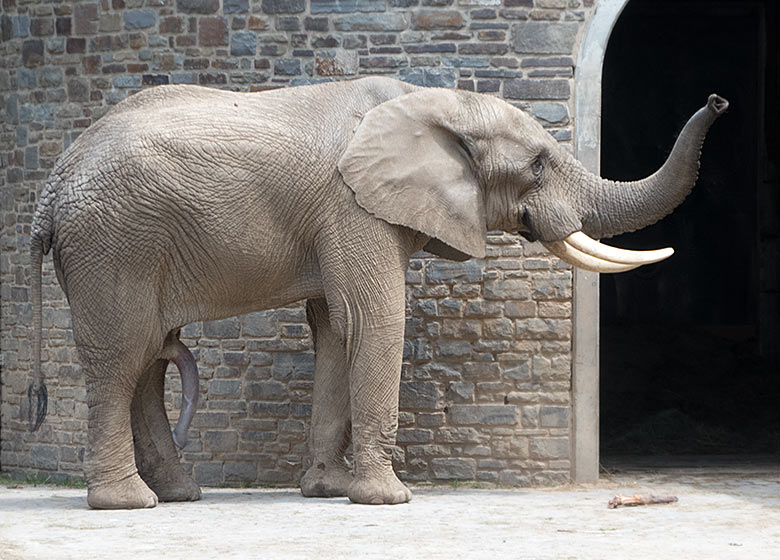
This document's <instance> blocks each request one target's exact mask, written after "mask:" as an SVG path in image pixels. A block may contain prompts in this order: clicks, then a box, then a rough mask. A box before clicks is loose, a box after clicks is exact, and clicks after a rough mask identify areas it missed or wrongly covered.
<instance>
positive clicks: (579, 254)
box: [542, 231, 674, 273]
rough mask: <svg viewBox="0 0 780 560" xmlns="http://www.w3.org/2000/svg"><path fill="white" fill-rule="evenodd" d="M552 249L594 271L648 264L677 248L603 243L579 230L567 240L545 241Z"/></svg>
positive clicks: (566, 260) (609, 270)
mask: <svg viewBox="0 0 780 560" xmlns="http://www.w3.org/2000/svg"><path fill="white" fill-rule="evenodd" d="M542 245H544V246H545V247H546V248H547V250H548V251H550V252H551V253H552V254H553V255H555V256H556V257H558V258H559V259H561V260H562V261H564V262H567V263H569V264H570V265H572V266H576V267H578V268H582V269H584V270H591V271H593V272H602V273H610V272H625V271H627V270H633V269H634V268H637V267H639V266H642V265H644V264H651V263H656V262H658V261H662V260H664V259H666V258H669V257H671V256H672V254H673V253H674V249H672V248H671V247H666V248H664V249H655V250H652V251H631V250H628V249H619V248H617V247H611V246H609V245H604V244H603V243H599V242H598V241H596V240H595V239H593V238H591V237H589V236H588V235H586V234H585V233H583V232H582V231H575V232H574V233H572V234H570V235H569V236H568V237H566V239H564V240H563V241H542Z"/></svg>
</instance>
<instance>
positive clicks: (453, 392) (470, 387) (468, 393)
mask: <svg viewBox="0 0 780 560" xmlns="http://www.w3.org/2000/svg"><path fill="white" fill-rule="evenodd" d="M447 398H449V399H451V400H456V401H461V402H472V401H473V400H474V384H473V383H469V382H467V381H451V382H450V384H449V389H448V392H447Z"/></svg>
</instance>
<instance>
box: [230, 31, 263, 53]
mask: <svg viewBox="0 0 780 560" xmlns="http://www.w3.org/2000/svg"><path fill="white" fill-rule="evenodd" d="M256 52H257V35H256V34H255V32H254V31H238V32H236V33H233V36H232V37H231V38H230V54H232V55H233V56H254V55H255V53H256Z"/></svg>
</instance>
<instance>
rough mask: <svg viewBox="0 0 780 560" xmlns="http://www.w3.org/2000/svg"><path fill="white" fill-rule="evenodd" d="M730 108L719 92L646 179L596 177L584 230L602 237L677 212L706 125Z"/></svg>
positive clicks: (692, 173)
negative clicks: (621, 179)
mask: <svg viewBox="0 0 780 560" xmlns="http://www.w3.org/2000/svg"><path fill="white" fill-rule="evenodd" d="M727 108H728V101H726V100H725V99H723V98H722V97H719V96H717V95H715V94H713V95H710V97H709V99H708V101H707V104H706V105H705V106H704V107H702V108H701V109H699V110H698V111H697V112H696V113H694V115H693V116H692V117H691V118H690V119H689V120H688V122H687V123H686V124H685V127H683V129H682V131H681V132H680V135H679V137H678V138H677V141H676V142H675V144H674V148H673V149H672V152H671V154H669V157H668V158H667V160H666V162H665V163H664V164H663V165H662V166H661V168H660V169H659V170H658V171H656V172H655V173H654V174H652V175H650V176H649V177H647V178H645V179H641V180H639V181H632V182H618V181H610V180H607V179H601V178H599V177H596V176H592V179H590V182H591V188H588V189H586V192H587V195H586V196H587V198H588V199H589V200H585V201H583V203H584V207H585V208H586V209H587V210H586V213H585V215H584V216H583V231H585V233H587V234H588V235H590V236H591V237H597V238H603V237H611V236H613V235H618V234H620V233H627V232H631V231H635V230H638V229H641V228H643V227H646V226H649V225H651V224H654V223H655V222H657V221H658V220H660V219H661V218H663V217H664V216H666V215H668V214H669V213H671V212H672V210H674V209H675V208H676V207H677V206H678V205H679V204H680V203H681V202H682V201H683V200H684V199H685V197H686V196H688V194H689V193H690V192H691V189H693V185H694V184H695V183H696V178H697V175H698V171H699V156H700V155H701V147H702V144H703V143H704V138H705V136H706V134H707V130H708V129H709V128H710V125H712V123H713V122H715V119H717V118H718V116H720V115H721V114H723V112H724V111H725V110H726V109H727Z"/></svg>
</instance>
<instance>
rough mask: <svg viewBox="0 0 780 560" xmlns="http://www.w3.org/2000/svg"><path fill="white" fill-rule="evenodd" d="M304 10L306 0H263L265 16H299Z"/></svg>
mask: <svg viewBox="0 0 780 560" xmlns="http://www.w3.org/2000/svg"><path fill="white" fill-rule="evenodd" d="M305 9H306V0H263V11H264V12H265V13H267V14H299V13H301V12H303V11H304V10H305Z"/></svg>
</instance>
